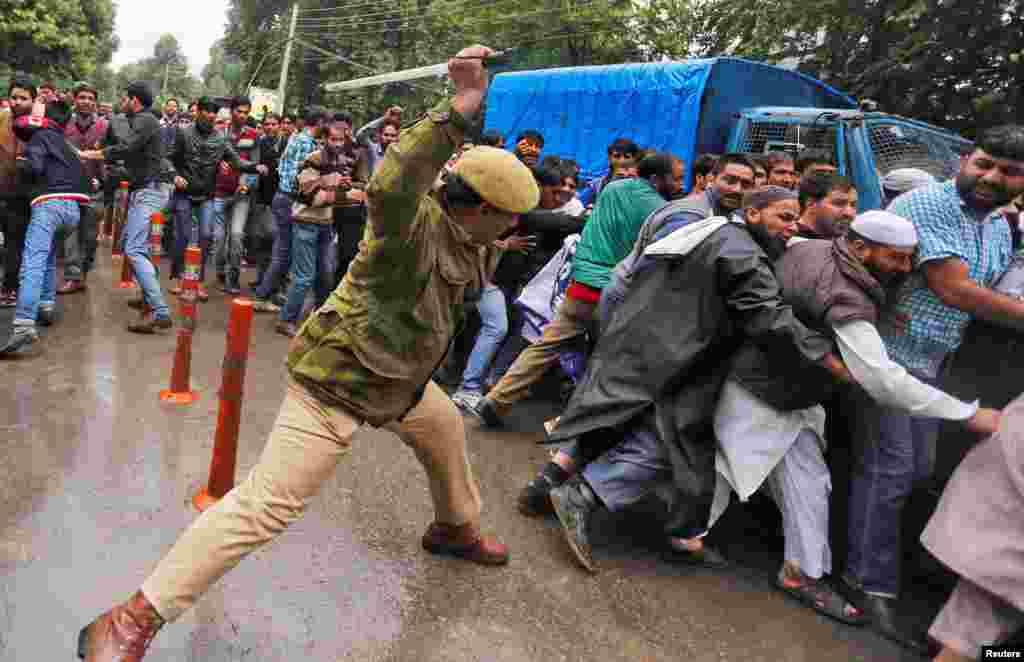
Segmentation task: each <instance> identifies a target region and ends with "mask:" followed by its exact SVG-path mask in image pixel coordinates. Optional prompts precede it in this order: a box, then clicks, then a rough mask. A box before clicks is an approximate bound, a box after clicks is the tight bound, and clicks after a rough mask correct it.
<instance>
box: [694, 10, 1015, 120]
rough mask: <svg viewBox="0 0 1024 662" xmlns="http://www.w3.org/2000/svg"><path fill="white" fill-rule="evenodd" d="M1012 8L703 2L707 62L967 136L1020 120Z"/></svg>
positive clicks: (701, 16) (702, 40) (700, 12)
mask: <svg viewBox="0 0 1024 662" xmlns="http://www.w3.org/2000/svg"><path fill="white" fill-rule="evenodd" d="M1021 9H1022V8H1021V7H1020V2H1019V0H819V2H815V3H804V2H795V1H793V0H761V1H759V2H757V3H749V2H746V1H745V0H706V2H702V3H701V4H700V6H699V8H698V11H697V14H698V16H697V18H698V21H699V22H700V25H701V27H700V30H699V32H700V34H699V43H698V44H697V47H698V49H699V50H701V51H702V52H705V53H722V52H731V53H735V54H737V55H743V56H747V57H752V58H755V59H765V60H769V61H780V60H784V59H787V58H788V59H791V61H793V62H796V63H798V66H799V69H800V70H801V71H804V72H806V73H809V74H811V75H813V76H816V77H818V78H821V79H822V80H824V81H826V82H828V83H830V84H832V85H833V86H835V87H837V88H839V89H842V90H844V91H846V92H848V93H849V94H851V95H853V96H855V97H858V98H871V99H874V100H875V101H878V102H879V104H880V106H881V109H882V110H886V111H889V112H894V113H898V114H902V115H907V116H910V117H914V118H917V119H922V120H925V121H929V122H933V123H935V124H942V125H947V126H951V127H953V128H957V129H960V130H961V131H963V132H965V133H968V134H970V133H973V132H974V131H975V130H976V129H978V128H980V127H984V126H989V125H992V124H996V123H1000V122H1006V121H1018V122H1019V121H1022V119H1024V115H1022V113H1024V108H1022V105H1021V101H1024V99H1022V94H1024V93H1022V86H1024V61H1022V60H1024V57H1022V56H1024V50H1022V49H1024V12H1022V11H1021Z"/></svg>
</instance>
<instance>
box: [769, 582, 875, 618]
mask: <svg viewBox="0 0 1024 662" xmlns="http://www.w3.org/2000/svg"><path fill="white" fill-rule="evenodd" d="M803 580H804V581H803V583H802V584H798V585H791V584H788V583H787V582H786V580H785V578H783V577H781V576H780V577H776V579H775V586H776V588H778V589H779V590H780V591H782V592H783V593H785V594H786V595H788V596H789V597H790V598H792V599H794V600H796V601H798V602H800V603H801V604H803V605H805V606H807V607H810V608H811V609H813V610H814V611H816V612H818V613H820V614H824V615H825V616H828V617H829V618H833V619H835V620H837V621H839V622H840V623H846V624H847V625H864V624H866V623H867V622H868V617H867V614H865V613H864V612H863V611H862V610H861V609H858V608H857V607H855V606H853V605H852V604H850V603H849V602H847V601H846V599H845V598H844V597H843V596H841V595H840V594H839V593H838V592H837V591H836V590H835V589H834V588H832V587H831V586H830V585H829V584H828V582H826V581H824V580H822V579H811V578H810V577H804V578H803Z"/></svg>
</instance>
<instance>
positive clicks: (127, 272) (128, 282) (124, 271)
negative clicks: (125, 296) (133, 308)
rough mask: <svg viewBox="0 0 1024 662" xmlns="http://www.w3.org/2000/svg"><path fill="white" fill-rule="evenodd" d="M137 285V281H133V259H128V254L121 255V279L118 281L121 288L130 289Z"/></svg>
mask: <svg viewBox="0 0 1024 662" xmlns="http://www.w3.org/2000/svg"><path fill="white" fill-rule="evenodd" d="M133 287H135V283H134V282H133V281H132V261H131V260H129V259H128V256H127V255H122V256H121V280H120V281H118V283H117V288H118V289H119V290H130V289H132V288H133Z"/></svg>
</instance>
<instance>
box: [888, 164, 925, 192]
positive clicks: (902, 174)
mask: <svg viewBox="0 0 1024 662" xmlns="http://www.w3.org/2000/svg"><path fill="white" fill-rule="evenodd" d="M934 183H935V177H933V176H932V175H931V173H928V172H925V171H924V170H921V169H920V168H896V169H895V170H893V171H891V172H890V173H889V174H887V175H886V176H885V177H882V188H884V189H886V190H888V191H893V192H894V193H906V192H907V191H912V190H914V189H916V188H918V187H920V186H927V185H928V184H934Z"/></svg>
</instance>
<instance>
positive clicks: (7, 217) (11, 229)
mask: <svg viewBox="0 0 1024 662" xmlns="http://www.w3.org/2000/svg"><path fill="white" fill-rule="evenodd" d="M2 216H3V218H2V224H3V225H2V227H3V232H4V250H5V251H6V254H5V255H4V282H3V287H4V289H5V290H10V291H12V292H17V291H18V275H19V273H20V272H21V257H22V254H23V253H24V252H25V235H26V234H28V223H29V221H30V220H31V218H32V208H31V206H30V205H29V201H28V200H25V199H21V200H18V199H13V200H7V201H6V203H5V205H4V207H3V211H2Z"/></svg>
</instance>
